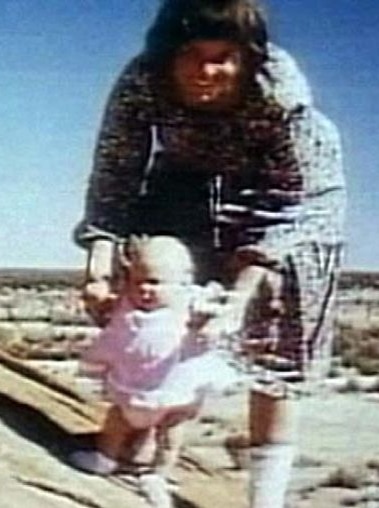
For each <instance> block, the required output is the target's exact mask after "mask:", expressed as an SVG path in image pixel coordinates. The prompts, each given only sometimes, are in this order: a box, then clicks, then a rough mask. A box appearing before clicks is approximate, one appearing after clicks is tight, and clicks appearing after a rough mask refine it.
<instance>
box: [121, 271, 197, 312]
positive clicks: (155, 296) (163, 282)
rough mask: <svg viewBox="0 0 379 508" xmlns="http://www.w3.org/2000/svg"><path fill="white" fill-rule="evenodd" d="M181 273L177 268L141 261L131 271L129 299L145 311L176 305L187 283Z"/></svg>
mask: <svg viewBox="0 0 379 508" xmlns="http://www.w3.org/2000/svg"><path fill="white" fill-rule="evenodd" d="M181 275H182V274H178V273H177V272H176V271H175V269H173V270H169V269H168V268H164V267H161V266H159V265H156V266H155V265H152V264H150V265H148V264H144V263H139V264H138V265H135V266H133V267H132V269H131V270H130V272H129V285H128V295H129V299H130V300H131V302H132V304H133V305H134V306H135V307H136V308H138V309H142V310H145V311H151V310H155V309H159V308H161V307H172V306H175V305H176V304H177V303H178V302H177V300H178V298H179V297H180V295H183V289H184V288H185V285H186V281H185V279H184V277H183V276H181ZM187 284H188V282H187Z"/></svg>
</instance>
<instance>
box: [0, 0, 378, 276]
mask: <svg viewBox="0 0 379 508" xmlns="http://www.w3.org/2000/svg"><path fill="white" fill-rule="evenodd" d="M158 3H159V2H158V0H32V1H30V0H2V3H1V7H0V90H1V99H2V100H1V102H0V116H1V122H0V139H1V140H0V157H1V161H0V176H1V180H0V181H1V185H0V224H1V225H0V246H1V249H0V267H74V266H80V265H81V264H82V263H83V261H84V256H83V253H82V252H81V250H80V249H78V248H77V247H76V246H75V245H73V243H72V240H71V230H72V228H73V226H74V225H75V223H76V222H77V221H78V220H79V218H80V215H81V212H82V207H83V198H84V191H85V187H86V181H87V178H88V174H89V171H90V168H91V160H92V153H93V146H94V143H95V139H96V135H97V130H98V127H99V122H100V118H101V115H102V110H103V106H104V102H105V100H106V97H107V94H108V93H109V90H110V87H111V86H112V83H113V82H114V80H115V78H116V76H117V74H118V72H119V71H120V69H121V68H122V66H123V65H124V64H125V63H126V61H127V60H128V59H129V57H130V56H132V55H133V54H134V53H136V52H137V51H138V50H139V49H140V47H141V45H142V42H143V36H144V33H145V30H146V28H147V26H148V25H149V22H150V21H151V19H152V17H153V15H154V13H155V10H156V7H157V5H158ZM266 6H267V11H268V16H269V20H270V27H271V33H272V38H273V39H274V40H275V41H276V42H279V43H280V44H281V45H282V46H284V47H285V48H287V49H289V50H290V52H291V53H292V54H293V55H294V56H295V57H296V58H297V60H298V61H299V63H300V65H301V67H302V68H303V70H304V71H305V72H306V74H307V76H308V78H309V80H310V82H311V84H312V86H313V90H314V94H315V96H316V100H317V103H318V104H319V106H320V107H321V109H323V110H324V111H325V112H326V113H328V114H329V116H330V117H331V118H333V119H334V120H335V122H336V123H337V124H338V125H339V127H340V129H341V131H342V136H343V140H344V149H345V162H346V174H347V180H348V187H349V196H350V199H349V207H348V208H349V210H348V220H347V224H348V226H347V233H348V248H347V260H346V265H347V266H349V267H354V268H365V269H379V227H378V222H379V221H378V218H379V178H378V176H377V172H378V169H379V168H378V160H379V143H378V139H379V86H378V85H377V83H376V79H375V78H377V76H378V69H379V51H378V42H377V33H378V30H379V4H377V2H375V1H374V0H362V1H361V2H357V1H356V0H334V1H331V0H317V1H316V0H266Z"/></svg>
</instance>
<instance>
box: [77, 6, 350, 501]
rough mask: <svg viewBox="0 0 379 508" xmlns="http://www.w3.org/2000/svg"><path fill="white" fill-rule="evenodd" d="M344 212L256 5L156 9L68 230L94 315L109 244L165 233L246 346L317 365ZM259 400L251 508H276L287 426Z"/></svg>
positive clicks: (118, 88) (307, 101) (109, 114)
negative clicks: (209, 281) (80, 211)
mask: <svg viewBox="0 0 379 508" xmlns="http://www.w3.org/2000/svg"><path fill="white" fill-rule="evenodd" d="M343 209H344V181H343V176H342V171H341V153H340V145H339V136H338V133H337V132H336V129H335V127H334V126H333V124H332V123H331V122H330V121H329V120H328V119H327V118H325V117H324V116H323V115H322V114H321V113H320V112H318V111H317V110H316V109H315V108H314V106H313V101H312V97H311V94H310V91H309V88H308V85H307V82H306V80H305V79H304V77H303V76H302V75H301V73H300V71H299V70H298V68H297V65H296V64H295V62H294V61H293V60H292V58H291V57H290V56H289V55H288V54H287V53H286V52H284V51H283V50H281V49H279V48H277V47H276V46H274V45H273V44H271V43H270V42H268V39H267V30H266V24H265V21H264V19H263V16H262V14H261V12H260V10H259V9H258V7H257V6H256V5H255V3H254V2H253V1H249V0H224V1H221V0H218V1H215V0H214V1H212V0H165V1H164V3H163V5H162V7H161V9H160V11H159V12H158V15H157V17H156V19H155V21H154V22H153V24H152V27H151V28H150V30H149V32H148V34H147V37H146V46H145V49H144V51H143V52H142V54H140V55H139V56H137V57H136V58H134V59H133V60H132V61H131V62H130V63H129V64H128V65H127V67H126V68H125V69H124V70H123V72H122V74H121V76H120V78H119V80H118V82H117V83H116V85H115V87H114V89H113V92H112V94H111V96H110V99H109V102H108V105H107V108H106V112H105V116H104V120H103V125H102V129H101V132H100V136H99V140H98V145H97V151H96V157H95V165H94V169H93V172H92V175H91V179H90V184H89V190H88V194H87V206H86V213H85V219H84V221H83V222H82V223H81V225H80V226H79V227H78V228H77V231H76V238H77V241H78V243H79V244H81V245H83V246H86V247H87V248H88V253H89V256H88V260H89V261H88V270H87V274H88V277H87V283H86V287H85V297H86V300H87V304H88V307H89V309H90V311H91V312H92V314H93V315H95V316H96V317H97V319H99V317H101V316H103V315H104V313H105V312H106V310H107V307H108V305H109V304H110V302H111V286H110V284H111V277H112V273H113V272H112V263H113V261H112V259H113V253H114V246H115V245H116V244H117V243H118V242H120V241H124V239H127V238H128V236H129V235H130V234H131V233H148V234H171V235H174V236H177V237H179V238H181V239H182V240H184V241H185V242H187V243H188V244H189V245H190V246H191V249H192V250H193V252H195V253H197V255H198V259H199V263H200V265H201V267H202V270H201V271H202V274H203V276H204V277H209V276H212V277H214V276H218V277H219V278H221V279H222V280H223V281H227V282H229V283H230V284H231V285H232V287H234V288H235V290H236V291H235V306H234V310H235V312H234V319H235V323H238V324H236V326H235V329H240V331H241V329H242V330H243V335H244V338H245V339H247V343H248V345H249V344H250V345H251V344H252V343H253V344H256V339H269V340H265V341H263V342H260V344H263V343H264V344H265V346H267V344H268V348H269V350H270V352H274V353H275V356H274V358H280V359H283V358H284V359H285V360H286V361H287V363H288V365H289V366H290V368H291V369H295V370H296V371H298V372H301V374H302V375H303V374H305V373H308V372H309V371H310V370H311V369H310V368H311V367H312V371H313V367H314V366H317V367H319V366H320V365H323V361H322V360H323V359H324V358H326V359H327V358H328V353H329V352H330V351H329V349H330V341H331V326H330V325H331V315H332V314H331V310H332V305H333V299H334V294H335V280H336V270H337V267H338V264H339V257H340V250H341V243H342V222H343ZM278 280H279V281H280V282H279V283H277V281H278ZM275 294H276V299H275V298H274V296H275ZM266 300H267V302H268V304H267V305H266V306H265V305H260V303H262V302H263V301H266ZM274 300H275V302H276V303H277V305H273V303H275V302H274ZM252 301H253V302H255V303H254V305H253V306H252V307H251V309H252V312H250V311H249V309H250V305H248V304H249V302H252ZM247 309H248V310H247ZM266 357H267V355H266ZM270 358H272V356H270ZM302 377H304V376H302ZM261 395H262V392H261V390H258V391H257V394H256V396H255V395H253V400H252V406H253V412H255V410H256V409H257V408H261V406H260V404H263V413H262V411H261V409H259V414H258V420H259V421H260V422H261V424H260V425H259V424H258V425H255V426H254V428H253V431H252V436H251V440H252V443H253V444H254V445H256V446H258V447H259V453H258V452H257V456H259V457H260V460H259V461H258V462H256V463H255V464H256V465H253V464H252V469H254V468H255V469H256V470H255V472H254V478H253V480H252V484H251V491H250V494H251V507H254V508H263V507H265V508H266V507H267V506H270V508H277V507H281V506H282V505H283V497H284V491H285V487H286V483H287V480H288V476H289V471H290V464H291V460H292V455H293V446H292V440H293V438H292V435H290V434H291V433H290V431H289V429H290V427H291V425H290V423H291V422H290V421H289V420H292V418H287V417H283V414H286V410H284V413H283V412H282V409H283V407H284V408H286V407H287V406H288V405H287V404H286V402H283V401H282V399H281V398H277V397H276V396H274V395H271V394H269V395H268V396H267V397H263V398H262V396H261ZM262 401H263V402H262ZM283 404H284V406H283ZM269 415H271V416H269ZM275 415H276V416H275ZM270 418H271V420H270ZM278 429H279V431H278ZM273 464H274V465H273ZM275 464H276V465H279V469H280V474H279V476H278V474H277V471H276V469H275ZM279 477H280V478H281V480H280V481H279V480H278V478H279ZM273 482H274V483H273Z"/></svg>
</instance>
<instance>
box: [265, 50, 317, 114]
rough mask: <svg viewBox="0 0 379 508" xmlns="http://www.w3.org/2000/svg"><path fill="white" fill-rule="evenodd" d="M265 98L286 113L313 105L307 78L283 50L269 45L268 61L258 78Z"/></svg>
mask: <svg viewBox="0 0 379 508" xmlns="http://www.w3.org/2000/svg"><path fill="white" fill-rule="evenodd" d="M256 79H257V82H258V84H259V86H260V88H261V91H262V94H263V96H264V97H265V98H266V99H267V100H272V101H273V102H274V103H276V104H277V105H278V106H280V107H281V108H282V109H284V110H286V111H293V110H296V109H298V108H301V107H307V106H312V105H313V97H312V92H311V89H310V86H309V83H308V80H307V78H306V77H305V75H304V74H303V72H302V71H301V70H300V67H299V65H298V63H297V62H296V60H295V59H294V58H293V57H292V56H291V55H290V54H289V53H288V52H287V51H286V50H284V49H283V48H281V47H279V46H276V45H275V44H272V43H269V45H268V59H267V61H266V62H265V64H264V66H263V68H262V71H261V72H259V73H258V75H257V76H256Z"/></svg>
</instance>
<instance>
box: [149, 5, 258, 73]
mask: <svg viewBox="0 0 379 508" xmlns="http://www.w3.org/2000/svg"><path fill="white" fill-rule="evenodd" d="M196 39H228V40H232V41H234V42H237V43H239V44H241V46H242V47H243V48H246V50H247V51H248V53H249V57H250V58H249V60H250V64H251V63H252V64H253V65H254V67H255V69H257V67H259V66H260V65H261V64H262V63H263V62H264V61H265V60H266V58H267V29H266V21H265V19H264V17H263V14H262V11H261V9H260V8H259V6H258V5H257V4H256V2H255V0H163V4H162V6H161V8H160V10H159V11H158V14H157V16H156V19H155V21H154V22H153V24H152V26H151V28H150V30H149V31H148V33H147V36H146V46H145V54H146V56H147V58H148V60H149V61H150V63H151V65H153V66H156V67H161V68H162V67H164V66H165V65H166V64H167V63H168V62H169V61H170V60H171V59H172V57H173V56H174V55H175V53H176V52H177V50H178V49H179V48H180V47H182V46H183V45H185V44H186V43H188V42H190V41H193V40H196Z"/></svg>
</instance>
